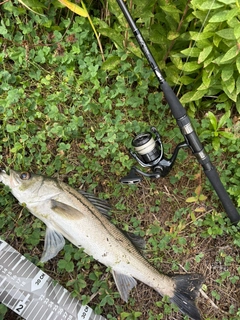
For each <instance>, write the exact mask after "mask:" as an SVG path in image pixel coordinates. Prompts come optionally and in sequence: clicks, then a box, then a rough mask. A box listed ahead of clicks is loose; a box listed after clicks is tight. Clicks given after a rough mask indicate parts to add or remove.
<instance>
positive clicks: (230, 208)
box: [204, 167, 240, 224]
mask: <svg viewBox="0 0 240 320" xmlns="http://www.w3.org/2000/svg"><path fill="white" fill-rule="evenodd" d="M204 172H205V174H206V176H207V177H208V179H209V181H210V182H211V184H212V186H213V188H214V189H215V191H216V193H217V195H218V197H219V199H220V200H221V202H222V205H223V207H224V209H225V211H226V213H227V214H228V217H229V219H230V220H231V222H232V223H234V224H237V223H238V222H239V221H240V215H239V213H238V211H237V209H236V208H235V206H234V204H233V202H232V200H231V199H230V197H229V195H228V193H227V191H226V190H225V188H224V186H223V184H222V182H221V180H220V178H219V175H218V173H217V170H216V168H215V167H212V169H211V170H204Z"/></svg>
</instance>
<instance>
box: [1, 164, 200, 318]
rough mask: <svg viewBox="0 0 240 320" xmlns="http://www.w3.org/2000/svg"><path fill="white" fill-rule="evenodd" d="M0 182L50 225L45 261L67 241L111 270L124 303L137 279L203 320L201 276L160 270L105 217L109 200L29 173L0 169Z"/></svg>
mask: <svg viewBox="0 0 240 320" xmlns="http://www.w3.org/2000/svg"><path fill="white" fill-rule="evenodd" d="M0 182H3V183H4V184H5V185H7V186H8V187H9V188H10V189H11V192H12V194H13V195H14V197H16V198H17V199H18V201H19V202H20V203H21V204H25V205H26V207H27V209H28V210H29V211H30V212H31V213H32V214H33V215H34V216H36V217H37V218H39V219H41V220H42V221H43V222H44V223H45V224H46V226H47V229H46V235H45V243H44V249H43V254H42V258H41V261H43V262H45V261H48V260H49V259H51V258H53V257H55V256H56V255H57V254H58V252H59V251H60V250H61V249H62V248H63V247H64V244H65V240H64V238H66V239H68V240H69V241H70V242H72V243H73V244H74V245H75V246H77V247H79V248H80V247H82V248H84V251H85V252H86V253H87V254H89V255H91V256H93V258H94V259H96V260H97V261H99V262H101V263H102V264H104V265H105V266H107V267H110V268H111V272H112V275H113V278H114V280H115V283H116V286H117V289H118V291H119V293H120V295H121V298H122V299H123V300H124V301H128V297H129V293H130V291H131V289H132V288H133V287H135V286H136V285H137V282H136V280H135V279H137V280H139V281H141V282H143V283H145V284H147V285H148V286H150V287H152V288H153V289H154V290H156V291H157V292H158V293H159V294H160V295H161V296H164V295H166V296H168V297H169V298H170V300H171V301H172V302H173V303H175V304H176V305H177V306H178V307H179V309H180V310H181V312H182V313H184V314H187V315H188V316H189V317H191V318H192V319H194V320H200V319H201V316H200V313H199V311H198V308H197V307H196V305H195V301H194V300H195V298H196V297H197V295H198V291H199V288H200V287H201V284H202V282H203V277H202V275H199V274H183V275H174V276H167V275H164V274H161V273H160V272H159V271H157V270H156V269H155V268H154V267H153V266H152V265H151V264H150V263H148V262H147V260H146V259H145V258H144V257H143V256H142V255H141V253H140V251H139V247H142V246H143V243H144V241H143V240H142V239H141V238H140V239H139V238H138V237H136V236H133V235H129V234H128V235H126V234H124V233H123V232H122V231H121V230H119V229H118V228H116V227H115V226H114V225H113V224H112V223H111V222H110V221H109V219H108V218H107V217H106V213H107V211H108V210H109V206H108V205H107V204H106V202H104V201H103V200H100V199H98V198H96V197H95V196H93V195H90V194H88V193H85V192H83V193H82V194H81V193H79V192H77V191H76V190H74V189H73V188H71V187H70V186H68V185H67V184H65V183H63V182H60V181H57V180H54V179H50V178H47V177H44V176H41V175H34V174H30V173H26V172H25V173H18V172H15V171H13V170H11V171H10V175H8V174H6V172H4V171H1V172H0ZM137 247H138V248H137Z"/></svg>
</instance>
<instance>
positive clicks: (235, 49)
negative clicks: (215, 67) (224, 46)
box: [220, 45, 239, 64]
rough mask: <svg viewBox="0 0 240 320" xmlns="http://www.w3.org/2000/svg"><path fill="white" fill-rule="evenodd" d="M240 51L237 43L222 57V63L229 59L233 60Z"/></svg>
mask: <svg viewBox="0 0 240 320" xmlns="http://www.w3.org/2000/svg"><path fill="white" fill-rule="evenodd" d="M238 53H239V49H238V47H237V45H235V46H233V47H232V48H231V49H229V50H228V51H227V52H226V53H225V54H224V56H223V57H222V59H221V60H220V64H224V63H226V62H227V61H230V60H232V59H233V58H235V57H236V56H237V55H238Z"/></svg>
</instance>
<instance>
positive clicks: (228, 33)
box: [216, 28, 236, 40]
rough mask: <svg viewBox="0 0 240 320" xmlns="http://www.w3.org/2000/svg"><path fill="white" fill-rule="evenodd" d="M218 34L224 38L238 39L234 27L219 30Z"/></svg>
mask: <svg viewBox="0 0 240 320" xmlns="http://www.w3.org/2000/svg"><path fill="white" fill-rule="evenodd" d="M216 34H217V35H218V36H219V37H221V38H223V39H227V40H235V39H236V36H235V34H234V31H233V29H232V28H227V29H222V30H219V31H217V32H216Z"/></svg>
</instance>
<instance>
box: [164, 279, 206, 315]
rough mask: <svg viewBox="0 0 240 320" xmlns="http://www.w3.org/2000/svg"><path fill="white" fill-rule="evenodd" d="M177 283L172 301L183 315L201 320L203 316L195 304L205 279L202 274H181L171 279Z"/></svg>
mask: <svg viewBox="0 0 240 320" xmlns="http://www.w3.org/2000/svg"><path fill="white" fill-rule="evenodd" d="M171 278H172V279H173V281H174V283H175V290H174V296H173V297H171V298H170V300H171V301H172V302H173V303H175V304H176V305H177V306H178V308H179V309H180V311H181V312H182V313H185V314H186V315H188V316H189V317H190V318H192V319H194V320H201V319H202V318H201V315H200V313H199V310H198V308H197V306H196V304H195V299H196V297H197V296H198V293H199V290H200V288H201V285H202V282H203V281H204V277H203V276H202V275H200V274H180V275H174V276H172V277H171Z"/></svg>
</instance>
